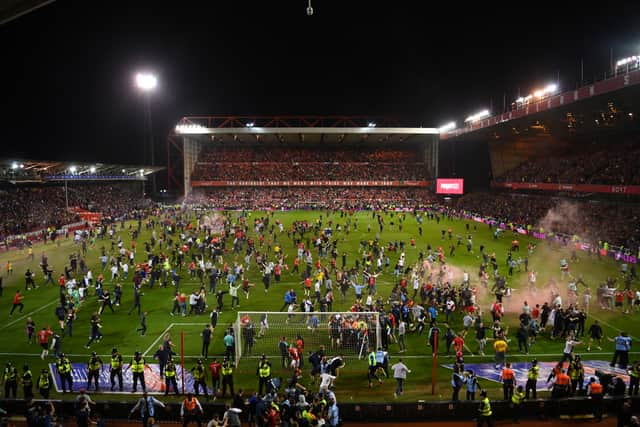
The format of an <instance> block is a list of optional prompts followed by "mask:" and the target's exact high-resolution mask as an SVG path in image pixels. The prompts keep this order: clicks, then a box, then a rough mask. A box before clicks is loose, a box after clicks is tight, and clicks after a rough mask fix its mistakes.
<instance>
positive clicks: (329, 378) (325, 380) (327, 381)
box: [320, 373, 337, 393]
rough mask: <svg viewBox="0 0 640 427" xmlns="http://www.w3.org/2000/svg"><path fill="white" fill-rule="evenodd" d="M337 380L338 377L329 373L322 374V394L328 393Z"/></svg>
mask: <svg viewBox="0 0 640 427" xmlns="http://www.w3.org/2000/svg"><path fill="white" fill-rule="evenodd" d="M336 378H337V377H335V376H333V375H331V374H328V373H324V374H320V393H326V392H328V391H329V386H331V385H332V383H333V380H335V379H336Z"/></svg>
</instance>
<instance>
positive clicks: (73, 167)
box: [69, 166, 78, 173]
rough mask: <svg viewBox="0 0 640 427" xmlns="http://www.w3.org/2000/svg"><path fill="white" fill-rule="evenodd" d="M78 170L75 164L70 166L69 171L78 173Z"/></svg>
mask: <svg viewBox="0 0 640 427" xmlns="http://www.w3.org/2000/svg"><path fill="white" fill-rule="evenodd" d="M77 170H78V168H76V167H75V166H71V167H70V168H69V172H71V173H76V171H77Z"/></svg>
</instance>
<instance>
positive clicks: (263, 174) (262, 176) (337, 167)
mask: <svg viewBox="0 0 640 427" xmlns="http://www.w3.org/2000/svg"><path fill="white" fill-rule="evenodd" d="M231 177H233V178H232V179H233V180H237V181H287V180H296V181H300V180H302V181H314V180H329V181H339V180H425V179H428V175H427V168H426V165H425V164H424V163H381V162H370V163H362V162H327V163H312V162H305V163H285V162H267V163H250V162H220V163H213V164H198V165H196V168H195V170H194V172H193V174H192V175H191V179H192V180H193V181H206V180H219V181H226V180H229V179H230V178H231Z"/></svg>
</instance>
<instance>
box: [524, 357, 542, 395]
mask: <svg viewBox="0 0 640 427" xmlns="http://www.w3.org/2000/svg"><path fill="white" fill-rule="evenodd" d="M539 376H540V367H539V366H538V361H537V360H536V359H533V360H532V361H531V367H530V368H529V370H528V371H527V384H526V385H525V396H524V398H525V399H528V398H529V391H531V395H532V396H533V398H534V399H535V398H536V388H537V385H538V377H539Z"/></svg>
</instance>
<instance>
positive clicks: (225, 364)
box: [220, 357, 235, 397]
mask: <svg viewBox="0 0 640 427" xmlns="http://www.w3.org/2000/svg"><path fill="white" fill-rule="evenodd" d="M220 372H221V373H222V397H225V396H226V394H227V386H228V387H229V391H230V393H231V396H233V395H234V394H235V392H234V391H233V365H232V364H231V362H229V358H227V357H225V358H224V360H223V361H222V367H221V368H220Z"/></svg>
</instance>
